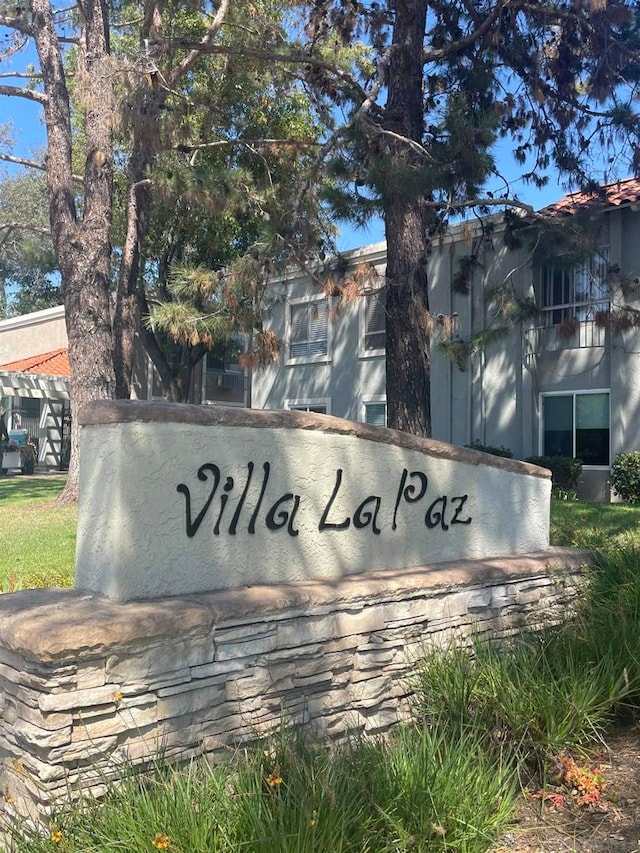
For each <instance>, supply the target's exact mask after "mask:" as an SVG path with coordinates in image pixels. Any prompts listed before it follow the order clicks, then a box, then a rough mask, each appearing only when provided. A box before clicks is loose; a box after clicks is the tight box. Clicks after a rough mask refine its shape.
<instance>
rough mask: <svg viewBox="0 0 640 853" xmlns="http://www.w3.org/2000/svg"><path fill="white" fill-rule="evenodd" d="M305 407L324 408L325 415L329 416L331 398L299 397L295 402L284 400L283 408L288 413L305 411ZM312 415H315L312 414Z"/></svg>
mask: <svg viewBox="0 0 640 853" xmlns="http://www.w3.org/2000/svg"><path fill="white" fill-rule="evenodd" d="M307 406H324V407H325V409H326V412H325V414H327V415H330V414H331V397H301V398H298V399H295V400H285V401H284V407H285V409H289V410H290V411H292V412H294V411H298V412H299V411H305V409H306V407H307ZM312 414H316V413H315V412H313V413H312Z"/></svg>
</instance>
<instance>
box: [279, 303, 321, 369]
mask: <svg viewBox="0 0 640 853" xmlns="http://www.w3.org/2000/svg"><path fill="white" fill-rule="evenodd" d="M288 321H289V329H288V332H289V335H288V341H289V344H288V356H289V360H292V359H302V360H306V361H326V358H327V356H328V354H329V300H328V299H327V298H326V297H321V298H320V299H313V300H304V301H300V300H292V301H291V302H290V303H289V312H288Z"/></svg>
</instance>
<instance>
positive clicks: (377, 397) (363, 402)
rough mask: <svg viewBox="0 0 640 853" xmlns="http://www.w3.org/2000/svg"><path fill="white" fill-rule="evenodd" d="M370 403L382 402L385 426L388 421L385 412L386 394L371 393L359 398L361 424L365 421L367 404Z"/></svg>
mask: <svg viewBox="0 0 640 853" xmlns="http://www.w3.org/2000/svg"><path fill="white" fill-rule="evenodd" d="M370 403H374V404H375V403H384V407H385V417H384V425H385V426H387V423H388V412H387V395H386V394H372V395H369V396H367V397H361V398H360V422H361V423H363V424H366V423H367V406H368V405H369V404H370Z"/></svg>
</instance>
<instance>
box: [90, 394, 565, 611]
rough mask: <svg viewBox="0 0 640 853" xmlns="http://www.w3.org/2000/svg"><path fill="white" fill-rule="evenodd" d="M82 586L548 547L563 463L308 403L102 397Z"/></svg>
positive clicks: (189, 589)
mask: <svg viewBox="0 0 640 853" xmlns="http://www.w3.org/2000/svg"><path fill="white" fill-rule="evenodd" d="M80 423H81V438H80V448H81V450H80V501H79V518H78V545H77V561H76V586H77V587H78V588H81V589H86V590H91V591H93V592H98V593H101V594H103V595H106V596H108V597H110V598H112V599H115V600H118V601H128V600H133V599H141V598H151V597H158V596H167V595H180V594H189V593H194V592H207V591H212V590H220V589H229V588H233V587H243V586H253V585H255V584H278V583H288V582H292V581H307V580H328V579H338V578H342V577H344V576H346V575H353V574H362V573H367V572H371V571H375V570H379V569H403V568H407V567H411V566H426V565H433V564H437V563H442V562H445V561H452V560H470V559H472V560H479V559H482V558H487V557H496V556H507V555H516V554H524V553H528V552H532V551H539V550H541V549H544V548H547V547H548V545H549V497H550V490H551V482H550V479H549V472H547V471H545V470H543V469H541V468H537V467H534V466H532V465H527V464H525V463H523V462H516V461H513V460H510V459H501V458H498V457H494V456H488V455H486V454H482V453H477V452H476V451H472V450H467V449H461V448H456V447H452V446H450V445H446V444H442V443H441V442H437V441H431V440H427V439H422V438H417V437H415V436H411V435H408V434H405V433H399V432H396V431H394V430H390V429H386V428H380V427H372V426H367V425H365V424H356V423H353V422H350V421H344V420H341V419H338V418H332V417H328V416H324V415H317V414H311V413H303V412H284V411H283V412H269V411H256V410H249V409H231V408H222V407H219V408H215V409H203V408H202V407H199V406H185V405H176V404H170V403H144V402H129V401H126V402H124V401H119V402H109V401H100V402H96V403H92V404H90V405H89V406H88V407H87V408H86V409H85V410H84V411H83V412H81V416H80Z"/></svg>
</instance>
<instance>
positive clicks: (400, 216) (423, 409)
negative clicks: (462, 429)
mask: <svg viewBox="0 0 640 853" xmlns="http://www.w3.org/2000/svg"><path fill="white" fill-rule="evenodd" d="M395 7H396V17H395V23H394V29H393V44H394V48H393V52H392V56H391V61H390V64H389V76H388V98H387V104H386V108H385V117H384V121H383V130H384V131H389V132H390V133H389V134H386V135H383V138H382V140H383V141H382V145H381V147H382V154H383V156H384V157H385V159H386V160H387V162H388V163H390V164H392V168H391V169H390V172H391V173H392V172H393V164H395V163H397V164H398V168H399V169H401V170H402V171H404V172H405V173H406V171H407V168H410V167H411V165H412V164H417V163H418V162H419V158H420V157H421V155H420V153H419V152H418V153H416V152H415V151H414V150H412V149H411V147H410V145H409V144H408V143H407V142H406V141H402V140H400V139H398V138H397V137H398V136H402V137H404V138H405V140H413V141H415V142H418V143H422V138H423V103H422V86H423V80H422V75H423V66H422V54H423V42H424V32H425V25H426V14H427V3H426V0H398V2H396V4H395ZM391 134H393V135H391ZM382 205H383V211H384V222H385V234H386V240H387V273H386V291H387V334H386V368H387V419H388V424H389V426H391V427H394V428H395V429H401V430H404V431H406V432H411V433H414V434H416V435H424V436H429V435H431V375H430V374H431V325H430V315H429V293H428V282H427V258H428V252H429V246H430V242H431V238H430V235H429V225H430V221H431V218H432V214H431V211H430V208H428V207H427V206H426V204H425V198H424V196H423V195H422V196H421V195H420V194H419V188H418V187H416V186H412V187H410V188H408V187H407V182H406V181H394V179H393V175H392V174H391V176H390V179H389V180H388V181H386V182H385V184H384V186H383V188H382Z"/></svg>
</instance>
